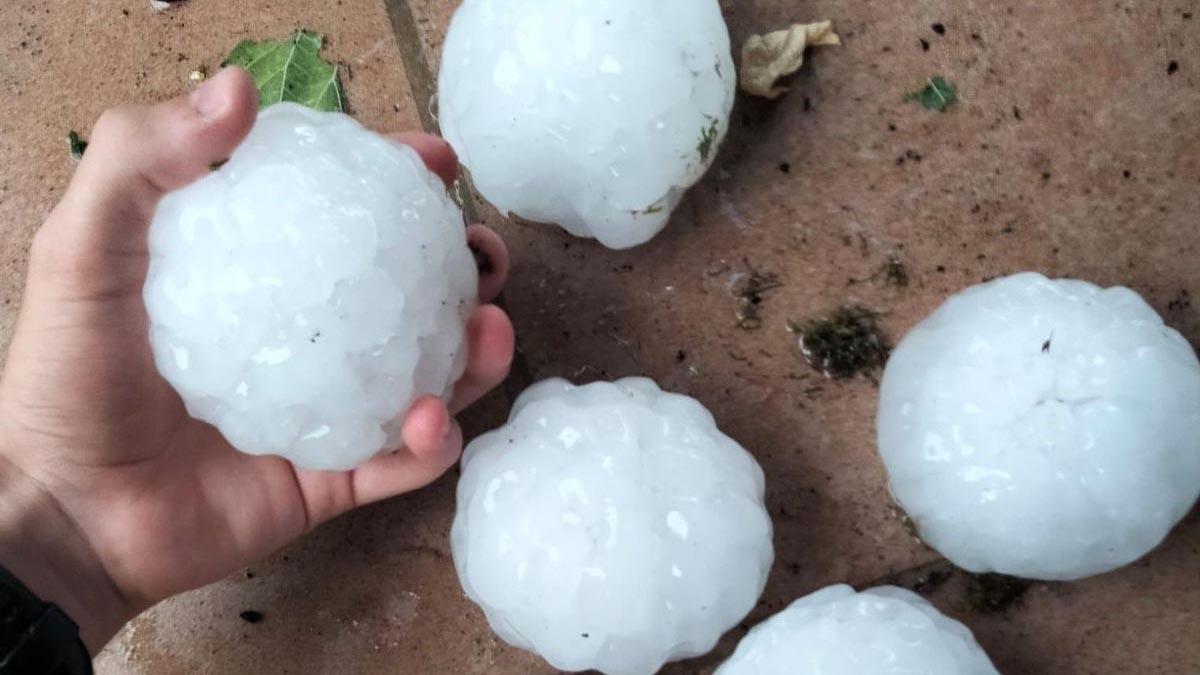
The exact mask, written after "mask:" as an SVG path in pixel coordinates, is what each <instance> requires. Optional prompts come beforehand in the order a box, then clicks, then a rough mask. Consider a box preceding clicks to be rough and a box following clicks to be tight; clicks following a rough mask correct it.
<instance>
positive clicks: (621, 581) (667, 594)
mask: <svg viewBox="0 0 1200 675" xmlns="http://www.w3.org/2000/svg"><path fill="white" fill-rule="evenodd" d="M451 544H452V549H453V552H454V562H455V566H456V567H457V569H458V574H459V578H460V579H461V580H462V583H463V587H464V588H465V590H466V592H467V595H468V596H470V598H471V599H472V600H474V601H475V602H476V603H478V604H479V605H480V606H481V607H482V608H483V610H484V613H485V614H486V615H487V618H488V621H489V623H490V624H491V626H492V628H493V629H494V630H495V631H496V632H497V633H498V634H499V635H500V636H501V637H502V638H504V640H506V641H507V642H509V643H511V644H513V645H517V646H519V647H523V648H525V649H529V650H531V651H534V652H536V653H538V654H539V655H541V656H542V657H543V658H545V659H546V660H547V661H549V662H550V663H551V664H552V665H553V666H554V667H556V668H559V669H561V670H569V671H579V670H587V669H593V668H594V669H597V670H600V671H603V672H605V673H608V674H609V675H646V674H648V673H653V672H655V671H657V670H658V669H659V667H661V666H662V665H663V664H664V663H665V662H667V661H670V660H675V659H681V658H687V657H690V656H696V655H699V654H703V653H705V652H708V651H709V650H711V649H712V648H713V646H714V645H715V644H716V641H717V638H718V637H719V636H720V635H721V633H723V632H724V631H726V630H727V629H729V628H731V627H732V626H733V625H735V624H736V623H737V622H738V621H740V620H741V619H742V618H743V617H744V616H745V615H746V614H747V613H748V612H749V611H750V610H751V609H752V608H753V607H754V604H755V602H756V601H757V599H758V596H759V594H760V593H761V592H762V589H763V585H764V584H765V582H766V578H767V572H768V570H769V568H770V566H771V561H772V559H773V556H774V553H773V549H772V547H771V521H770V519H769V517H768V516H767V512H766V510H765V508H764V506H763V474H762V470H761V469H760V468H759V466H758V463H757V462H755V461H754V459H753V458H752V457H751V456H750V454H749V453H747V452H746V451H745V450H744V449H743V448H742V447H741V446H739V445H738V444H737V443H736V442H734V441H733V440H732V439H730V438H729V437H727V436H725V435H724V434H722V433H721V432H720V431H718V430H717V427H716V424H715V422H714V421H713V418H712V415H710V414H709V413H708V411H706V410H705V409H704V407H703V406H701V405H700V404H699V403H698V402H696V400H694V399H692V398H688V397H686V396H682V395H678V394H670V393H665V392H663V391H662V390H660V389H659V388H658V386H657V385H655V384H654V383H653V382H652V381H650V380H647V379H644V378H628V379H624V380H620V381H618V382H616V383H608V382H600V383H594V384H589V385H586V386H580V387H576V386H573V385H571V384H568V383H567V382H565V381H563V380H547V381H545V382H542V383H540V384H538V385H535V386H534V387H532V388H530V389H529V390H527V391H526V392H525V393H524V394H522V395H521V397H520V398H519V399H518V400H517V402H516V405H515V406H514V408H513V411H512V414H511V416H510V418H509V421H508V423H507V424H506V425H504V426H503V427H501V428H500V429H497V430H495V431H493V432H491V433H489V434H485V435H484V436H481V437H479V438H478V439H476V440H475V441H474V442H473V443H471V444H470V446H469V447H468V448H467V450H466V453H465V454H464V457H463V474H462V479H461V481H460V482H459V485H458V512H457V514H456V516H455V519H454V526H453V529H452V532H451Z"/></svg>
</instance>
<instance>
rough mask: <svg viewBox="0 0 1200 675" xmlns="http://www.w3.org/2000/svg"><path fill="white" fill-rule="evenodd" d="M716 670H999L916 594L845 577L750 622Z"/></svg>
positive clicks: (840, 673) (924, 673) (887, 674)
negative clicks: (864, 585)
mask: <svg viewBox="0 0 1200 675" xmlns="http://www.w3.org/2000/svg"><path fill="white" fill-rule="evenodd" d="M716 675H999V674H998V673H997V671H996V668H995V667H994V666H992V662H991V661H990V660H989V659H988V657H987V654H985V653H984V651H983V649H982V648H980V646H979V645H978V644H977V643H976V642H975V638H974V637H973V636H972V635H971V631H970V630H968V629H967V627H966V626H964V625H962V624H961V623H959V622H957V621H955V620H953V619H950V618H948V617H946V616H944V615H942V614H941V613H940V612H938V611H937V609H935V608H934V607H933V605H930V604H929V603H928V602H926V601H925V600H924V599H923V598H921V597H920V596H918V595H917V594H915V593H913V592H911V591H907V590H904V589H903V588H896V587H895V586H880V587H878V588H872V589H870V590H867V591H863V592H862V593H855V592H854V589H853V588H850V587H849V586H846V585H844V584H839V585H836V586H829V587H828V588H824V589H822V590H820V591H817V592H816V593H813V594H811V595H808V596H805V597H803V598H801V599H799V600H797V601H796V602H794V603H792V604H791V606H790V607H788V608H787V609H785V610H783V611H782V612H780V613H778V614H776V615H775V616H773V617H771V618H770V619H768V620H767V621H766V622H764V623H762V624H759V625H758V626H755V627H754V629H753V630H751V631H750V633H749V634H748V635H746V637H744V638H742V641H741V643H739V644H738V646H737V651H735V652H734V654H733V656H732V657H730V659H729V660H728V661H726V662H725V663H724V664H723V665H722V666H721V667H720V668H718V669H717V672H716Z"/></svg>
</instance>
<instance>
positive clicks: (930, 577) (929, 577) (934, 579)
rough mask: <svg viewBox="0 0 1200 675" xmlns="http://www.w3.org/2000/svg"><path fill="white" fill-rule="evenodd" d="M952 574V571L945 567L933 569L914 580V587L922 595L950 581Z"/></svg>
mask: <svg viewBox="0 0 1200 675" xmlns="http://www.w3.org/2000/svg"><path fill="white" fill-rule="evenodd" d="M951 574H952V573H951V572H950V571H948V570H945V569H940V568H934V569H931V570H929V571H927V572H925V573H924V574H922V575H921V576H919V577H917V580H916V581H914V582H913V585H912V589H913V591H915V592H917V593H920V594H921V595H926V594H928V593H932V592H934V591H936V590H937V589H939V588H941V587H942V585H944V584H945V583H946V582H947V581H949V580H950V576H951Z"/></svg>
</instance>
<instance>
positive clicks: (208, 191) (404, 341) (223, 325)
mask: <svg viewBox="0 0 1200 675" xmlns="http://www.w3.org/2000/svg"><path fill="white" fill-rule="evenodd" d="M150 254H151V259H150V272H149V276H148V278H147V280H146V287H145V301H146V309H147V311H148V312H149V315H150V323H151V326H150V342H151V345H152V347H153V351H154V356H155V361H156V363H157V365H158V369H159V371H160V372H161V373H162V374H163V376H164V377H165V378H166V379H167V380H168V381H169V382H170V383H171V385H172V386H174V387H175V390H176V391H178V392H179V394H180V396H181V397H182V398H183V401H184V403H185V404H186V405H187V409H188V412H189V413H190V414H191V415H192V416H193V417H195V418H197V419H201V420H204V421H206V422H210V423H212V424H213V425H214V426H216V427H217V428H218V429H219V430H220V431H221V433H222V434H224V435H225V438H226V439H228V440H229V442H230V443H231V444H233V445H234V446H235V447H236V448H238V449H239V450H241V451H243V452H248V453H252V454H273V455H282V456H284V457H287V458H289V459H290V460H292V462H294V463H295V464H296V465H297V466H300V467H303V468H309V469H349V468H351V467H354V466H356V465H358V464H360V463H362V462H363V461H365V460H367V459H368V458H370V457H371V456H372V455H375V454H376V453H378V452H380V451H381V450H387V449H394V448H396V447H398V445H399V442H400V439H399V426H400V421H401V417H402V415H403V414H404V412H405V411H406V410H407V409H408V406H409V404H410V403H411V402H412V401H413V399H415V398H416V397H418V396H420V395H424V394H433V395H439V396H440V395H444V394H445V393H447V392H448V390H449V388H450V386H451V384H452V383H453V382H454V380H456V379H457V378H458V377H459V376H460V375H461V374H462V371H463V368H464V365H465V349H463V333H464V321H465V318H466V317H467V315H468V314H469V312H470V311H471V310H472V308H473V306H474V302H475V295H476V293H477V285H478V280H477V273H476V270H475V264H474V261H473V258H472V255H471V253H470V250H469V249H468V248H467V244H466V233H465V229H464V227H463V219H462V214H461V212H460V211H459V209H458V207H457V206H455V205H454V203H453V202H452V201H450V199H449V198H448V197H447V196H446V191H445V188H444V187H443V185H442V184H441V182H440V181H439V180H438V178H437V177H436V176H434V175H433V174H432V173H431V172H430V171H429V170H428V169H427V168H426V167H425V165H424V164H423V163H422V161H421V159H420V157H418V156H417V154H416V152H414V151H413V150H412V149H411V148H408V147H405V146H402V145H399V144H397V143H394V142H392V141H390V140H388V139H386V138H384V137H382V136H379V135H377V134H374V133H372V132H370V131H368V130H366V129H364V128H363V127H361V126H360V125H359V124H358V123H357V122H355V121H354V120H352V119H351V118H349V117H347V116H345V115H342V114H338V113H320V112H316V111H313V110H309V109H306V108H302V107H300V106H297V105H294V104H290V103H283V104H279V105H275V106H272V107H269V108H267V109H266V110H264V111H263V112H262V113H260V114H259V117H258V121H257V122H256V124H255V126H254V128H253V130H252V131H251V132H250V135H249V136H248V137H247V138H246V140H245V141H244V142H243V143H242V144H241V146H240V147H238V149H237V150H236V151H235V152H234V153H233V156H232V157H231V158H230V159H229V161H228V162H227V163H226V164H225V165H224V166H222V167H221V168H220V169H218V170H216V171H213V172H212V173H211V174H209V175H208V176H205V177H204V178H202V179H201V180H199V181H197V182H195V183H193V184H192V185H190V186H188V187H186V188H184V189H182V190H179V191H177V192H174V193H172V194H170V195H168V196H167V197H166V198H165V199H163V200H162V203H161V204H160V205H159V207H158V210H157V212H156V213H155V216H154V221H153V224H152V225H151V227H150Z"/></svg>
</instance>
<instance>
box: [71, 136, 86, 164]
mask: <svg viewBox="0 0 1200 675" xmlns="http://www.w3.org/2000/svg"><path fill="white" fill-rule="evenodd" d="M87 146H88V142H87V141H85V140H83V139H82V138H80V137H79V132H77V131H70V132H68V133H67V148H68V149H69V150H70V152H71V158H72V159H75V160H81V159H83V153H84V152H86V151H87Z"/></svg>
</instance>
